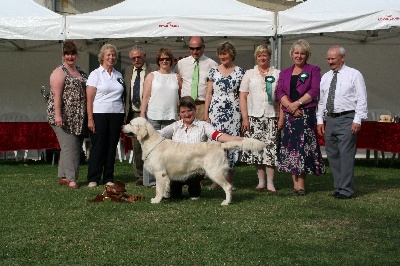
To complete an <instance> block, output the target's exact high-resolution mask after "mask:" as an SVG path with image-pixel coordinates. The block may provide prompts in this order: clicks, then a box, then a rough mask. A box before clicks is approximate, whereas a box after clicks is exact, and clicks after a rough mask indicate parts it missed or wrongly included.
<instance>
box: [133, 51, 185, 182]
mask: <svg viewBox="0 0 400 266" xmlns="http://www.w3.org/2000/svg"><path fill="white" fill-rule="evenodd" d="M156 60H157V65H158V66H159V67H160V69H159V70H158V71H154V72H152V73H149V74H148V75H147V77H146V79H145V81H144V88H143V99H142V108H141V109H142V111H141V112H140V116H141V117H144V118H146V119H147V120H148V121H149V122H150V124H152V125H153V127H154V128H155V129H156V130H160V129H162V128H164V127H165V126H168V125H170V124H172V123H173V122H175V121H176V120H177V119H178V101H179V95H180V93H181V88H182V81H181V77H180V76H179V74H176V73H172V71H171V66H172V63H173V60H174V56H173V55H172V52H171V51H170V50H169V49H167V48H161V49H160V50H159V51H158V53H157V57H156ZM146 172H147V171H146V170H145V171H144V173H143V185H144V186H155V184H156V180H155V178H154V176H152V175H150V174H149V173H148V172H147V173H146Z"/></svg>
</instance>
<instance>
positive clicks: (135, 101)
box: [132, 68, 142, 107]
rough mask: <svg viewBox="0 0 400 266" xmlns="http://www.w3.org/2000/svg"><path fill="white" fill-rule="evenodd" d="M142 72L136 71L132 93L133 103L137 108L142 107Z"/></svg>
mask: <svg viewBox="0 0 400 266" xmlns="http://www.w3.org/2000/svg"><path fill="white" fill-rule="evenodd" d="M140 71H142V69H141V68H137V69H136V78H135V82H134V83H133V91H132V103H133V104H134V105H135V106H137V107H139V106H140Z"/></svg>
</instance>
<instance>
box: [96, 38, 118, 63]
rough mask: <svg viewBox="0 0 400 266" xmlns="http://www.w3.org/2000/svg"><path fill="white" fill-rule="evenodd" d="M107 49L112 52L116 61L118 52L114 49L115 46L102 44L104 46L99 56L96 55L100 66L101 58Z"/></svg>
mask: <svg viewBox="0 0 400 266" xmlns="http://www.w3.org/2000/svg"><path fill="white" fill-rule="evenodd" d="M108 49H111V50H113V51H114V53H115V56H116V59H117V60H118V50H117V47H115V45H112V44H109V43H106V44H104V45H103V46H102V47H101V49H100V52H99V55H98V60H99V63H100V65H101V64H103V57H104V54H105V53H106V50H108Z"/></svg>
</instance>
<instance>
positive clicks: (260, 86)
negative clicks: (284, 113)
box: [239, 66, 280, 117]
mask: <svg viewBox="0 0 400 266" xmlns="http://www.w3.org/2000/svg"><path fill="white" fill-rule="evenodd" d="M279 73H280V70H277V69H275V68H274V67H270V68H269V70H268V73H267V76H273V77H274V78H275V81H274V82H273V83H272V93H271V96H272V103H271V104H269V103H268V94H267V92H266V82H265V78H263V77H262V76H261V74H260V71H259V70H258V66H255V67H254V68H253V69H249V70H247V71H246V73H245V74H244V76H243V79H242V82H241V83H240V89H239V91H241V92H248V93H249V94H248V96H247V112H248V115H249V116H253V117H263V116H265V117H278V116H279V102H278V100H277V99H276V97H275V89H276V85H277V83H278V78H279Z"/></svg>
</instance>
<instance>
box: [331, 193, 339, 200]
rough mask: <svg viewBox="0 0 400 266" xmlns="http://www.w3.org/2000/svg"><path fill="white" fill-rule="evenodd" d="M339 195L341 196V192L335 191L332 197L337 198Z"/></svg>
mask: <svg viewBox="0 0 400 266" xmlns="http://www.w3.org/2000/svg"><path fill="white" fill-rule="evenodd" d="M339 194H340V193H339V192H337V191H335V192H333V193H332V194H331V196H332V197H334V198H336V197H337V196H338V195H339Z"/></svg>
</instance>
